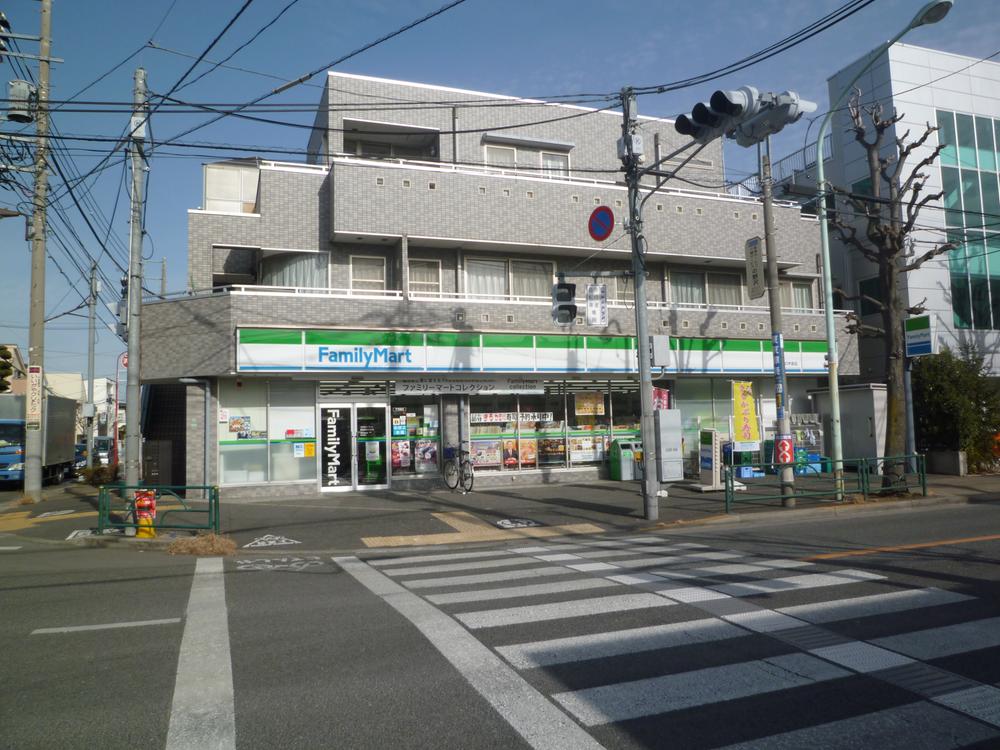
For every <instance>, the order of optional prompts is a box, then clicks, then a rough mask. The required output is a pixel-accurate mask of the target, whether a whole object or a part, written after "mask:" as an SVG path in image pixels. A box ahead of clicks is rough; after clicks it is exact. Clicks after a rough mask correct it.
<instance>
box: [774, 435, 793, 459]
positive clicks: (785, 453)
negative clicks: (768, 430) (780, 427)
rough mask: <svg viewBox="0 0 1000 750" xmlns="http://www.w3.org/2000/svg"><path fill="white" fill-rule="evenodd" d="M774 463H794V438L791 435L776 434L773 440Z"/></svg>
mask: <svg viewBox="0 0 1000 750" xmlns="http://www.w3.org/2000/svg"><path fill="white" fill-rule="evenodd" d="M774 463H776V464H792V463H795V439H794V437H793V436H792V435H778V437H777V439H776V440H775V441H774Z"/></svg>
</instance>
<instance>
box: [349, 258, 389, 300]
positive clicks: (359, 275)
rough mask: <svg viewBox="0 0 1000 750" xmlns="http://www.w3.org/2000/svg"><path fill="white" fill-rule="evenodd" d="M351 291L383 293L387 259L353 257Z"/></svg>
mask: <svg viewBox="0 0 1000 750" xmlns="http://www.w3.org/2000/svg"><path fill="white" fill-rule="evenodd" d="M351 289H359V290H368V291H383V290H384V289H385V258H369V257H364V256H361V255H352V256H351Z"/></svg>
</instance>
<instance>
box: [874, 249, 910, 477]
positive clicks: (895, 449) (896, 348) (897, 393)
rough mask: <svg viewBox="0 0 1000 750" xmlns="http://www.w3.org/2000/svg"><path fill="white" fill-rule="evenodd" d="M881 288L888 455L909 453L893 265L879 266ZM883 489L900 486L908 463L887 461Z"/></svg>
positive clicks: (896, 274) (900, 321)
mask: <svg viewBox="0 0 1000 750" xmlns="http://www.w3.org/2000/svg"><path fill="white" fill-rule="evenodd" d="M879 266H880V268H879V276H880V277H881V281H882V289H884V290H886V292H887V294H886V299H885V300H884V303H885V308H884V309H883V310H882V323H883V328H884V329H885V338H884V341H885V374H886V381H885V382H886V394H885V395H886V398H885V406H886V414H885V417H886V424H885V454H884V455H886V456H902V455H904V454H905V453H906V392H905V383H904V369H905V359H904V356H905V351H904V345H903V313H904V309H903V300H902V298H901V295H900V292H899V284H898V281H899V278H898V277H899V271H898V269H897V268H896V265H895V263H893V262H891V261H890V262H882V263H880V264H879ZM882 472H883V477H882V486H883V488H888V487H891V486H893V485H897V486H898V485H899V483H900V482H901V480H902V479H903V473H904V472H905V462H904V461H902V460H898V461H887V462H885V463H884V464H883V465H882Z"/></svg>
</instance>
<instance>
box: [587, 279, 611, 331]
mask: <svg viewBox="0 0 1000 750" xmlns="http://www.w3.org/2000/svg"><path fill="white" fill-rule="evenodd" d="M607 324H608V285H607V284H587V325H588V326H602V327H603V326H606V325H607Z"/></svg>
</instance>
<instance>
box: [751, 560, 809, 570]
mask: <svg viewBox="0 0 1000 750" xmlns="http://www.w3.org/2000/svg"><path fill="white" fill-rule="evenodd" d="M753 562H754V564H755V565H763V566H764V567H765V568H808V567H811V566H813V565H815V563H811V562H808V561H806V560H785V559H780V558H779V559H776V560H754V561H753Z"/></svg>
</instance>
